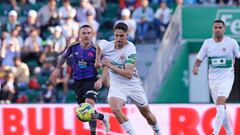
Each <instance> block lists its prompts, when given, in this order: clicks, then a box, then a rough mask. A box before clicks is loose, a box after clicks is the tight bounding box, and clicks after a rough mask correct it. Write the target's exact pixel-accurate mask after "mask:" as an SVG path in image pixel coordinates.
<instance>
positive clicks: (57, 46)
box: [47, 26, 67, 54]
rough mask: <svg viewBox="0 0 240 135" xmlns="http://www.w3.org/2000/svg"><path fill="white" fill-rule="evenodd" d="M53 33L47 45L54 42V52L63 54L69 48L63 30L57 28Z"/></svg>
mask: <svg viewBox="0 0 240 135" xmlns="http://www.w3.org/2000/svg"><path fill="white" fill-rule="evenodd" d="M51 32H52V35H50V36H49V37H48V38H47V44H48V42H52V44H53V50H54V52H57V53H58V54H59V53H62V52H63V51H64V50H65V49H66V47H67V43H66V39H65V38H64V37H63V36H62V28H61V27H60V26H55V27H54V28H53V29H52V31H51ZM49 44H51V43H49Z"/></svg>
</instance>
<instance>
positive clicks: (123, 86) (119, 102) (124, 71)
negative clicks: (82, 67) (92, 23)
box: [95, 22, 160, 135]
mask: <svg viewBox="0 0 240 135" xmlns="http://www.w3.org/2000/svg"><path fill="white" fill-rule="evenodd" d="M127 31H128V27H127V25H126V24H125V23H123V22H119V23H117V24H116V25H115V26H114V37H115V40H114V41H111V42H108V41H106V40H101V41H99V43H98V46H97V53H96V54H97V56H96V63H95V66H96V65H100V58H99V57H100V56H98V54H102V56H104V57H103V59H102V65H104V66H105V67H107V68H108V70H109V76H110V88H109V94H108V101H109V104H110V107H111V109H112V112H113V113H114V114H115V116H116V118H117V120H118V122H119V123H120V125H121V127H122V128H123V129H124V130H125V131H126V132H127V133H128V134H129V135H136V132H135V130H134V129H133V127H132V125H131V123H130V121H129V119H128V118H127V117H126V116H125V115H124V114H123V112H122V107H123V106H124V105H125V103H126V101H127V100H130V101H131V102H132V103H134V104H135V105H136V106H137V107H138V109H139V111H140V112H141V114H142V115H143V117H144V118H145V119H146V120H147V122H148V124H149V125H150V126H151V127H152V129H153V131H154V133H155V135H160V129H159V126H158V124H157V120H156V117H155V116H154V114H153V113H152V112H151V111H150V109H149V105H148V101H147V98H146V95H145V92H144V89H143V86H142V82H141V80H140V78H139V76H138V74H137V71H136V67H135V64H136V48H135V46H134V44H133V43H131V42H129V41H128V40H127ZM143 132H144V131H143Z"/></svg>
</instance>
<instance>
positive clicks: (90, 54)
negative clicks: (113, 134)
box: [50, 25, 110, 135]
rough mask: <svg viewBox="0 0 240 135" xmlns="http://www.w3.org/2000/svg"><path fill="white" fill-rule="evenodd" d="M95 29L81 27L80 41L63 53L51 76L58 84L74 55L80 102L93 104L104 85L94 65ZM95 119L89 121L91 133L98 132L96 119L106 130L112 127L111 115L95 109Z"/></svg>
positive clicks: (75, 78)
mask: <svg viewBox="0 0 240 135" xmlns="http://www.w3.org/2000/svg"><path fill="white" fill-rule="evenodd" d="M92 37H93V29H92V28H91V27H90V26H89V25H83V26H81V27H80V28H79V42H75V43H73V44H72V45H70V46H69V47H68V48H67V49H66V50H65V51H64V52H63V54H62V55H61V58H60V60H59V61H58V64H57V66H56V68H55V69H54V71H53V72H52V74H51V76H50V80H51V82H52V83H53V84H56V81H57V78H58V77H59V76H60V71H61V68H62V66H63V64H64V63H65V61H66V59H67V58H68V57H70V56H71V57H73V64H72V65H71V66H72V69H73V74H72V77H73V79H74V90H75V95H76V100H77V102H78V104H81V103H84V102H86V103H89V104H91V105H92V106H94V105H95V104H96V98H97V94H98V90H99V89H100V88H101V87H102V83H103V78H102V77H100V78H98V77H97V76H98V72H97V70H96V68H95V67H94V63H95V56H96V48H95V47H94V45H93V43H92ZM95 112H96V114H95V115H94V120H92V121H90V122H89V126H90V130H91V135H95V134H96V123H97V122H96V120H97V119H99V120H102V121H103V123H104V126H105V131H106V132H108V131H109V129H110V124H109V116H108V115H106V114H102V113H99V112H97V111H95Z"/></svg>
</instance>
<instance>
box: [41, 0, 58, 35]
mask: <svg viewBox="0 0 240 135" xmlns="http://www.w3.org/2000/svg"><path fill="white" fill-rule="evenodd" d="M37 21H38V24H39V25H40V27H41V35H42V36H44V32H46V31H47V30H48V27H49V26H55V25H58V22H59V18H58V11H57V5H56V0H48V4H47V5H45V6H43V7H42V8H41V9H40V10H39V11H38V17H37Z"/></svg>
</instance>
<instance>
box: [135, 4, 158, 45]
mask: <svg viewBox="0 0 240 135" xmlns="http://www.w3.org/2000/svg"><path fill="white" fill-rule="evenodd" d="M148 4H149V3H148V0H142V6H141V7H139V8H137V9H136V10H135V11H134V12H133V19H134V20H136V22H137V36H138V39H139V41H140V42H143V41H144V37H145V36H146V33H147V31H148V29H149V26H150V25H151V23H152V21H153V19H154V12H153V9H152V8H151V7H149V6H148Z"/></svg>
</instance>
